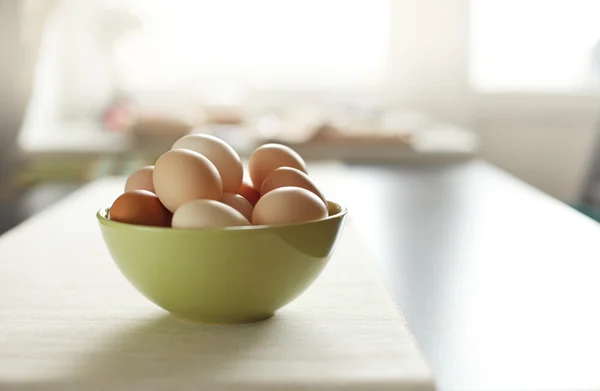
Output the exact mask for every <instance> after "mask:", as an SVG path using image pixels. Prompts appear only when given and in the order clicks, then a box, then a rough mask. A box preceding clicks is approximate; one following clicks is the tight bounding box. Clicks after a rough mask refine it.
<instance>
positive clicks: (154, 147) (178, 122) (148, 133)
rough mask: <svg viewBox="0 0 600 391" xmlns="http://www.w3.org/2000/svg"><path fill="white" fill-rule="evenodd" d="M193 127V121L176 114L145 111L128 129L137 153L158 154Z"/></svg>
mask: <svg viewBox="0 0 600 391" xmlns="http://www.w3.org/2000/svg"><path fill="white" fill-rule="evenodd" d="M193 127H194V124H193V123H191V122H189V121H187V120H185V119H183V118H179V117H178V116H175V115H164V114H157V113H144V114H138V115H137V116H136V118H135V119H134V120H133V121H132V123H131V125H130V126H129V128H128V130H127V131H128V132H129V133H130V134H131V136H132V147H133V149H134V151H135V152H136V153H137V154H140V153H141V154H158V153H162V152H164V151H165V150H168V149H170V148H171V146H172V145H173V143H174V142H175V141H177V140H178V139H179V138H181V137H183V136H185V135H186V134H189V133H190V131H191V130H192V129H193Z"/></svg>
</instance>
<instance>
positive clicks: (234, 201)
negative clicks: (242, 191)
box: [221, 193, 254, 221]
mask: <svg viewBox="0 0 600 391" xmlns="http://www.w3.org/2000/svg"><path fill="white" fill-rule="evenodd" d="M221 202H222V203H224V204H225V205H229V206H231V207H232V208H233V209H235V210H237V211H238V212H240V213H241V214H243V215H244V217H245V218H247V219H248V221H251V220H252V211H253V210H254V207H253V206H252V204H251V203H250V201H248V200H247V199H245V198H244V197H242V196H241V195H239V194H234V193H223V199H222V200H221Z"/></svg>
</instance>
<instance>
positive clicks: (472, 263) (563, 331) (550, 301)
mask: <svg viewBox="0 0 600 391" xmlns="http://www.w3.org/2000/svg"><path fill="white" fill-rule="evenodd" d="M346 178H347V179H346V181H345V188H344V189H339V194H340V197H346V202H347V204H348V207H349V210H350V213H351V215H352V216H354V218H355V219H356V220H357V222H358V223H359V227H360V228H361V233H362V234H363V238H364V239H365V240H366V241H367V242H368V243H369V244H370V246H371V248H372V249H373V251H374V252H375V254H376V255H377V258H378V259H379V260H380V261H381V262H380V264H381V270H382V272H383V275H384V276H385V278H386V280H387V283H388V287H389V290H390V292H391V294H392V296H393V297H394V300H395V302H396V304H397V305H398V307H399V309H400V310H401V311H402V312H403V313H404V314H405V316H406V319H407V321H408V324H409V326H410V329H411V330H412V332H413V333H414V334H415V336H416V338H417V341H418V344H419V346H420V348H421V349H422V351H423V352H424V354H425V357H426V358H427V360H428V362H429V364H430V365H431V367H432V369H433V372H434V374H435V376H436V380H437V382H438V386H439V389H440V390H465V391H467V390H473V391H475V390H477V391H483V390H505V391H508V390H532V391H533V390H599V389H600V332H599V330H600V311H598V303H599V301H600V226H599V225H598V223H597V222H595V221H593V220H591V219H589V218H587V217H586V216H584V215H582V214H580V213H578V212H576V211H574V210H573V209H571V208H570V207H569V206H567V205H565V204H563V203H562V202H560V201H558V200H555V199H553V198H551V197H550V196H548V195H546V194H544V193H542V192H540V191H538V190H536V189H534V188H532V187H530V186H529V185H527V184H524V183H522V182H521V181H519V180H517V179H515V178H513V177H512V176H510V175H508V174H506V173H504V172H503V171H501V170H499V169H497V168H495V167H493V166H491V165H489V164H487V163H484V162H480V161H471V162H465V163H458V164H453V165H447V166H437V165H405V166H387V167H386V166H379V165H378V166H364V165H363V166H352V167H350V168H349V171H348V173H347V175H346Z"/></svg>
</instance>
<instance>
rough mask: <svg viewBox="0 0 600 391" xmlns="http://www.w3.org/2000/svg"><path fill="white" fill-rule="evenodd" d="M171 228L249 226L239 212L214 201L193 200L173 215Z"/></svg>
mask: <svg viewBox="0 0 600 391" xmlns="http://www.w3.org/2000/svg"><path fill="white" fill-rule="evenodd" d="M172 225H173V228H211V227H237V226H246V225H250V222H249V221H248V219H246V218H245V217H244V216H243V215H242V214H241V213H240V212H238V211H237V210H235V209H234V208H232V207H231V206H229V205H225V204H224V203H222V202H218V201H214V200H193V201H190V202H187V203H185V204H183V205H181V206H180V207H179V208H177V210H176V211H175V213H174V214H173V223H172Z"/></svg>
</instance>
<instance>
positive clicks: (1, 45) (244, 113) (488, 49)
mask: <svg viewBox="0 0 600 391" xmlns="http://www.w3.org/2000/svg"><path fill="white" fill-rule="evenodd" d="M599 15H600V0H352V1H345V0H301V1H299V0H289V1H277V0H253V1H244V0H219V1H217V0H212V1H201V0H196V1H192V0H188V1H185V0H45V1H41V0H0V222H1V224H0V229H2V230H6V229H8V228H10V227H11V226H14V225H15V224H17V223H18V222H20V221H22V220H23V219H24V218H26V217H28V216H30V215H31V214H32V213H35V212H36V211H38V210H40V209H43V208H44V207H46V206H47V205H49V204H51V203H53V202H55V201H56V200H58V199H60V198H61V197H63V196H64V195H66V194H68V193H69V192H71V191H72V190H74V189H76V188H78V187H79V186H81V185H82V184H84V183H86V182H87V181H90V180H93V179H95V178H98V177H100V176H104V175H124V174H127V173H128V172H130V171H131V170H133V169H134V168H137V167H139V166H140V165H143V164H147V163H150V164H151V163H152V162H153V161H154V159H155V158H156V157H157V156H158V155H159V154H160V153H161V152H163V151H165V150H166V149H168V148H169V147H170V146H171V144H172V143H173V141H174V140H175V139H177V138H179V137H181V136H182V135H184V134H187V133H189V132H209V133H212V134H215V135H217V136H219V137H222V138H223V139H225V140H226V141H228V142H230V143H231V144H232V145H233V146H234V147H235V148H237V149H238V151H241V152H242V155H247V153H248V152H249V151H251V150H252V149H253V148H254V147H255V146H256V145H257V144H261V143H264V142H267V141H277V142H281V143H286V144H288V145H290V146H292V147H293V148H295V149H296V150H298V152H300V153H301V154H302V155H303V156H304V157H305V158H307V159H310V160H313V159H314V160H332V159H338V160H344V161H346V162H349V163H352V164H375V163H376V164H428V163H430V162H432V163H435V164H444V163H445V162H451V161H457V160H467V159H474V158H481V159H485V160H487V161H489V162H491V163H492V164H495V165H497V166H499V167H501V168H502V169H504V170H506V171H508V172H509V173H511V174H513V175H515V176H517V177H519V178H521V179H523V180H524V181H526V182H528V183H530V184H531V185H533V186H535V187H537V188H539V189H540V190H542V191H544V192H547V193H549V194H551V195H552V196H555V197H556V198H558V199H560V200H563V201H564V202H567V203H569V204H572V205H574V206H576V207H578V208H580V209H582V210H585V211H586V213H590V214H593V213H594V210H595V209H594V208H595V202H596V201H595V197H594V196H593V193H594V190H595V189H596V186H595V184H594V183H595V182H594V179H595V171H594V168H595V167H596V165H598V166H600V159H599V160H598V162H596V158H595V156H596V138H597V133H598V131H600V22H599ZM598 172H599V173H600V167H599V169H598ZM598 176H599V177H600V174H599V175H598ZM590 194H591V195H590Z"/></svg>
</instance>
